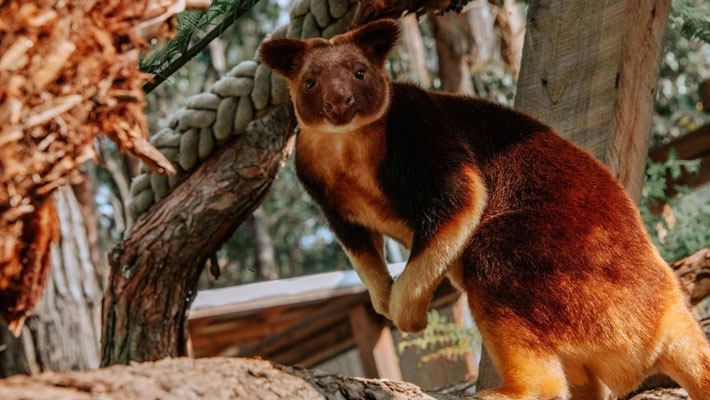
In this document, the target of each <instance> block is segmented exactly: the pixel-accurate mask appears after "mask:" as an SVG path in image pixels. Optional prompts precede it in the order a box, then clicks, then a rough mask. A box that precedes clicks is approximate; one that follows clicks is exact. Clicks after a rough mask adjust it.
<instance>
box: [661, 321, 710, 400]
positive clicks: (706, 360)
mask: <svg viewBox="0 0 710 400" xmlns="http://www.w3.org/2000/svg"><path fill="white" fill-rule="evenodd" d="M670 322H671V323H669V324H668V325H666V327H665V328H667V329H666V343H665V346H664V348H663V350H662V352H661V354H660V356H659V358H658V362H657V366H658V368H659V369H660V370H661V371H662V372H663V373H665V374H666V375H668V376H670V377H671V378H672V379H673V380H674V381H676V382H678V384H679V385H681V386H682V387H683V388H684V389H685V390H686V391H687V392H688V394H689V395H690V398H691V399H692V400H710V345H708V341H707V339H706V337H705V334H704V333H703V332H702V330H701V329H700V327H699V326H698V323H697V322H696V321H695V319H694V318H693V316H692V315H691V314H690V312H688V311H687V310H685V309H684V310H682V312H681V313H679V314H676V315H675V316H674V317H673V318H672V319H671V321H670Z"/></svg>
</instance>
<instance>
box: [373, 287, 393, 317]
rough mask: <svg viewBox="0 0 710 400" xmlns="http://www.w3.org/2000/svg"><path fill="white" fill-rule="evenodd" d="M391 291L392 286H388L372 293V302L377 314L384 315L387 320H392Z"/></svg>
mask: <svg viewBox="0 0 710 400" xmlns="http://www.w3.org/2000/svg"><path fill="white" fill-rule="evenodd" d="M390 290H391V286H390V285H387V288H386V289H383V290H381V291H378V292H372V291H370V301H371V302H372V308H374V309H375V312H376V313H378V314H380V315H383V316H384V317H385V318H387V319H390V320H391V319H392V317H391V316H390Z"/></svg>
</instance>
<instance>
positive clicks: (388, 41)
mask: <svg viewBox="0 0 710 400" xmlns="http://www.w3.org/2000/svg"><path fill="white" fill-rule="evenodd" d="M398 37H399V27H398V26H397V22H396V21H394V20H392V19H382V20H379V21H375V22H371V23H369V24H367V25H364V26H362V27H360V28H359V29H357V30H354V31H351V32H348V33H345V34H342V35H338V36H335V37H334V38H333V39H331V40H324V39H309V40H305V41H303V40H297V39H272V40H268V41H266V42H264V43H263V44H262V45H261V48H260V50H259V58H260V59H261V61H262V62H264V63H265V64H266V65H268V66H269V67H271V68H272V69H273V70H274V71H276V72H277V73H279V74H280V75H281V76H283V77H284V78H286V79H287V80H288V83H289V87H290V89H291V98H292V99H293V102H294V104H295V107H296V115H297V117H298V120H299V123H300V124H301V126H302V127H308V128H312V129H317V130H320V131H328V132H344V131H352V130H355V129H358V128H361V127H363V126H365V125H367V124H370V123H372V122H373V121H376V120H377V119H379V118H380V117H381V116H382V115H383V114H384V113H385V111H386V110H387V108H388V106H389V91H390V85H389V80H388V78H387V74H386V73H385V68H384V64H385V59H386V58H387V55H388V54H389V52H390V51H391V50H392V47H393V46H394V44H395V42H396V41H397V38H398Z"/></svg>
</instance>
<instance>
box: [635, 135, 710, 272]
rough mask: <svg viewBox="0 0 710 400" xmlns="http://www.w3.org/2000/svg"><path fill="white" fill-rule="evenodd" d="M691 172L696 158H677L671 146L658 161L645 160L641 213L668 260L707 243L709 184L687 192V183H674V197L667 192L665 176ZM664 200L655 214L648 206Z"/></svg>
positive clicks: (697, 166) (695, 170)
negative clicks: (664, 203) (684, 184)
mask: <svg viewBox="0 0 710 400" xmlns="http://www.w3.org/2000/svg"><path fill="white" fill-rule="evenodd" d="M684 170H685V172H687V173H689V174H694V173H698V171H699V170H700V160H679V159H678V155H677V153H676V152H675V149H671V151H669V153H668V159H667V160H666V161H662V162H654V161H652V160H648V166H647V168H646V176H645V182H644V187H643V192H642V200H641V204H642V207H641V216H642V218H643V220H644V223H645V224H646V229H647V230H648V232H649V234H650V235H651V238H652V239H653V242H654V244H655V245H656V247H658V249H659V251H660V252H661V255H662V256H663V258H665V259H666V260H668V261H675V260H677V259H680V258H683V257H686V256H688V255H690V254H692V253H695V252H696V251H698V250H700V249H701V248H703V247H705V246H707V245H708V243H710V229H708V226H710V201H708V199H710V196H709V194H710V187H706V188H703V189H699V190H698V191H696V192H694V193H690V188H689V187H687V186H679V185H675V186H674V188H673V189H674V190H675V191H676V192H677V193H678V196H677V197H676V198H673V199H672V198H669V196H668V194H667V189H668V188H667V182H668V178H669V177H670V178H673V179H678V178H680V176H681V174H682V173H683V171H684ZM659 201H663V202H666V203H667V204H666V205H665V206H664V207H663V213H662V214H660V215H655V214H654V213H652V212H651V208H652V207H655V206H656V205H657V204H658V202H659Z"/></svg>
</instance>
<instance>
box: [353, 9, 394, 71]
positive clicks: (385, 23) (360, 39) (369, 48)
mask: <svg viewBox="0 0 710 400" xmlns="http://www.w3.org/2000/svg"><path fill="white" fill-rule="evenodd" d="M351 34H352V40H353V41H354V42H355V44H357V45H358V46H359V47H360V48H361V49H362V51H363V52H364V53H365V56H366V57H368V58H369V59H371V60H372V61H373V62H377V63H380V64H383V63H384V62H385V59H387V56H388V55H389V53H390V51H392V48H393V47H394V44H395V43H397V39H399V25H397V21H395V20H393V19H380V20H377V21H374V22H370V23H369V24H366V25H363V26H362V27H360V28H359V29H357V30H355V31H353V32H352V33H351Z"/></svg>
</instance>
